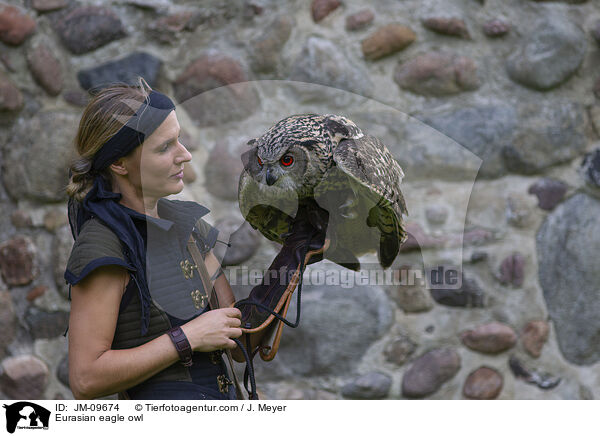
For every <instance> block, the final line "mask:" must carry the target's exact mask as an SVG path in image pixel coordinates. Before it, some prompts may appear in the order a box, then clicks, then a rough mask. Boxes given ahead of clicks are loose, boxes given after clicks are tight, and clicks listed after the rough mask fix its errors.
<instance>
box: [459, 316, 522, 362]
mask: <svg viewBox="0 0 600 436" xmlns="http://www.w3.org/2000/svg"><path fill="white" fill-rule="evenodd" d="M460 339H461V341H462V342H463V344H465V345H466V346H467V347H469V348H471V349H472V350H475V351H479V352H482V353H489V354H495V353H500V352H502V351H505V350H508V349H509V348H511V347H513V346H514V345H515V343H516V342H517V334H516V333H515V331H514V330H513V329H512V328H511V327H510V326H508V325H506V324H501V323H499V322H492V323H489V324H482V325H480V326H478V327H476V328H475V329H473V330H467V331H464V332H462V333H461V334H460Z"/></svg>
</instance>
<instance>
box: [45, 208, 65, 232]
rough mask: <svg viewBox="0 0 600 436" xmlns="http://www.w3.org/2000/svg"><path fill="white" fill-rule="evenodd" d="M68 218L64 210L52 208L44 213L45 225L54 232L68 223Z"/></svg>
mask: <svg viewBox="0 0 600 436" xmlns="http://www.w3.org/2000/svg"><path fill="white" fill-rule="evenodd" d="M67 222H68V218H67V215H66V214H65V213H64V212H59V211H57V210H56V209H50V210H49V211H48V212H46V214H45V215H44V227H45V228H46V230H48V231H49V232H53V231H55V230H56V229H58V228H59V227H61V226H63V225H65V224H67Z"/></svg>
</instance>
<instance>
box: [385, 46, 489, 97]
mask: <svg viewBox="0 0 600 436" xmlns="http://www.w3.org/2000/svg"><path fill="white" fill-rule="evenodd" d="M394 81H395V82H396V83H397V84H398V85H399V86H400V87H401V88H404V89H407V90H409V91H412V92H414V93H416V94H421V95H427V96H445V95H452V94H458V93H460V92H464V91H470V90H474V89H476V88H478V87H479V85H480V84H479V77H478V75H477V65H476V64H475V62H474V61H473V60H472V59H470V58H467V57H465V56H459V55H454V54H451V53H446V52H430V53H425V54H422V55H419V56H417V57H415V58H414V59H411V60H409V61H406V62H404V63H400V64H398V66H397V67H396V70H395V72H394Z"/></svg>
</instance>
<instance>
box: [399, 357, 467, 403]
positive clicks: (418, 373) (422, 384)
mask: <svg viewBox="0 0 600 436" xmlns="http://www.w3.org/2000/svg"><path fill="white" fill-rule="evenodd" d="M459 369H460V356H459V355H458V353H457V352H456V351H455V350H453V349H451V348H441V349H434V350H431V351H428V352H427V353H425V354H423V355H422V356H421V357H419V358H418V359H416V360H415V361H414V362H413V364H412V365H411V367H410V368H409V369H408V370H407V371H406V372H405V373H404V376H403V377H402V395H404V396H405V397H408V398H421V397H425V396H427V395H430V394H432V393H434V392H435V391H437V390H438V389H439V388H440V386H441V385H442V384H444V383H445V382H447V381H448V380H450V379H451V378H452V377H454V376H455V375H456V373H457V372H458V370H459Z"/></svg>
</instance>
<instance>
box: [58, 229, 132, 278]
mask: <svg viewBox="0 0 600 436" xmlns="http://www.w3.org/2000/svg"><path fill="white" fill-rule="evenodd" d="M103 265H120V266H123V267H125V268H128V269H131V267H130V266H129V265H128V263H127V261H126V259H125V256H124V254H123V249H122V244H121V241H120V240H119V238H118V237H117V235H116V234H115V233H114V232H113V231H112V230H111V229H110V228H109V227H108V226H107V225H106V224H104V223H102V221H100V220H99V219H97V218H91V219H89V220H88V221H86V222H85V224H84V225H83V226H82V228H81V231H80V232H79V235H78V236H77V239H76V240H75V243H74V244H73V248H72V249H71V254H70V256H69V260H68V261H67V268H66V271H65V280H66V281H67V283H71V284H72V285H74V284H77V283H78V282H79V281H81V280H82V279H83V278H84V277H85V276H87V275H88V274H89V273H90V272H92V271H93V270H95V269H96V268H98V267H100V266H103Z"/></svg>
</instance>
